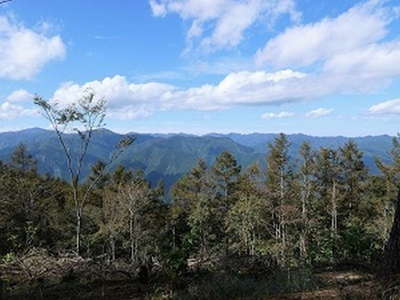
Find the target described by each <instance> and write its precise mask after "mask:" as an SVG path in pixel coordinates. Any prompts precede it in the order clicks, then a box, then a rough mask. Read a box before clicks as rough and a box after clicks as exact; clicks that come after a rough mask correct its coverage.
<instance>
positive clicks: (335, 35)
mask: <svg viewBox="0 0 400 300" xmlns="http://www.w3.org/2000/svg"><path fill="white" fill-rule="evenodd" d="M374 3H376V1H373V2H371V1H369V2H367V3H364V4H361V5H357V6H355V7H353V8H351V9H349V10H348V11H346V12H344V13H343V14H341V15H339V16H338V17H337V18H325V19H323V20H321V21H319V22H316V23H311V24H306V25H299V26H294V27H290V28H288V29H287V30H285V31H284V32H283V33H281V34H279V35H278V36H277V37H275V38H273V39H271V40H269V41H268V42H267V44H266V45H265V47H264V48H263V49H260V50H258V51H257V54H256V56H255V58H256V62H257V63H258V64H259V65H266V64H269V65H274V66H277V67H288V66H290V67H303V66H308V65H311V64H313V63H316V62H319V61H324V60H327V59H329V58H331V57H332V56H334V55H337V54H343V53H347V52H348V51H352V50H354V49H358V48H360V47H364V46H366V45H369V44H371V43H374V42H377V41H379V40H381V39H382V38H383V37H384V36H385V35H386V33H387V29H386V26H387V25H388V24H389V23H390V17H389V16H388V13H387V12H386V10H385V9H383V8H377V7H376V5H373V4H374ZM304 41H306V42H304Z"/></svg>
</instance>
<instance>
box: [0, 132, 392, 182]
mask: <svg viewBox="0 0 400 300" xmlns="http://www.w3.org/2000/svg"><path fill="white" fill-rule="evenodd" d="M130 135H134V136H135V137H136V140H135V142H134V145H133V146H131V147H130V148H129V149H128V150H127V151H126V152H124V153H123V155H122V156H121V157H120V158H119V159H118V161H117V162H115V164H114V166H115V165H117V164H123V165H125V166H127V167H129V168H140V169H142V170H144V172H145V174H146V175H147V176H148V178H149V179H150V180H151V181H152V182H153V183H156V182H157V181H158V180H160V179H163V180H164V181H165V182H166V184H167V186H169V185H171V184H173V183H174V182H175V181H176V179H177V178H179V177H180V176H182V175H183V174H184V173H185V172H187V171H188V170H189V169H190V168H192V167H193V166H194V165H195V163H196V161H197V159H198V158H203V159H205V160H206V161H207V162H208V163H209V164H212V163H213V161H214V160H215V158H216V156H218V155H219V154H220V153H221V152H223V151H229V152H231V153H233V154H234V155H235V157H236V158H237V159H238V161H239V163H240V164H242V166H243V167H247V166H248V165H250V164H251V163H253V162H257V161H258V162H260V163H261V165H262V166H265V162H264V160H265V154H266V152H267V144H268V143H270V142H272V141H273V139H274V138H275V137H276V134H263V133H253V134H237V133H230V134H216V133H212V134H208V135H204V136H195V135H189V134H137V133H131V134H130ZM65 137H66V140H67V142H68V144H69V145H71V147H74V145H78V142H79V137H78V136H77V135H75V134H68V135H66V136H65ZM121 138H122V135H120V134H117V133H114V132H112V131H109V130H106V129H102V130H98V131H97V132H96V133H95V134H94V139H93V142H92V144H91V146H90V148H89V152H88V156H87V159H86V161H85V168H84V172H83V174H84V175H87V174H88V172H89V171H90V166H91V165H92V164H93V163H95V162H96V161H98V160H103V161H106V160H108V158H109V157H110V155H111V153H112V152H113V150H114V147H115V145H116V144H117V143H118V141H119V140H120V139H121ZM289 140H290V141H291V143H292V146H291V148H290V154H291V156H292V158H293V160H294V161H295V160H296V159H298V149H299V147H300V145H301V144H302V143H303V142H304V141H309V142H310V143H311V145H312V146H313V147H314V148H315V149H318V148H319V147H332V148H338V147H340V146H342V145H343V144H344V143H345V142H346V141H348V138H346V137H342V136H338V137H313V136H307V135H303V134H292V135H289ZM353 140H354V141H355V142H356V143H357V144H358V145H359V147H360V149H361V150H362V151H363V152H364V160H365V163H366V165H367V166H368V167H369V169H370V170H371V172H373V173H376V172H377V169H376V166H375V164H374V158H375V157H379V158H382V159H383V160H385V161H387V160H388V159H389V157H388V152H389V151H390V148H391V140H392V137H390V136H387V135H382V136H367V137H357V138H353ZM20 143H24V144H26V145H27V147H28V150H29V151H30V153H31V154H32V155H33V156H34V157H35V158H36V159H37V160H38V166H39V171H40V172H42V173H49V174H52V175H55V176H59V177H64V178H66V176H67V175H68V174H67V170H66V165H65V160H64V156H63V152H62V150H61V147H60V145H59V144H58V140H57V137H56V135H55V134H54V132H52V131H49V130H44V129H40V128H33V129H26V130H22V131H17V132H4V133H0V160H3V161H7V160H8V159H9V157H10V154H11V153H12V151H13V150H14V148H15V146H17V145H18V144H20Z"/></svg>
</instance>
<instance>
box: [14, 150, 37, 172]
mask: <svg viewBox="0 0 400 300" xmlns="http://www.w3.org/2000/svg"><path fill="white" fill-rule="evenodd" d="M11 164H12V165H13V166H14V167H16V168H17V169H20V170H23V171H27V170H34V169H36V164H37V161H36V160H35V159H34V158H33V156H32V155H31V154H29V153H28V150H27V148H26V146H25V145H24V144H19V145H18V146H17V147H16V148H15V150H14V152H13V153H12V155H11Z"/></svg>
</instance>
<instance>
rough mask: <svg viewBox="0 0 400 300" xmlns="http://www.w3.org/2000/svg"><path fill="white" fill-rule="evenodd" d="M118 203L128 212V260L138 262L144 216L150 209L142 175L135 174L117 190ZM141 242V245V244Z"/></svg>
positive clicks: (143, 231)
mask: <svg viewBox="0 0 400 300" xmlns="http://www.w3.org/2000/svg"><path fill="white" fill-rule="evenodd" d="M119 197H120V200H119V201H120V203H121V205H122V207H123V209H125V211H127V212H128V223H129V244H130V259H131V262H132V263H139V262H140V257H139V256H140V253H139V252H140V246H141V245H143V244H144V242H145V240H144V238H145V233H146V229H147V228H146V214H147V212H148V210H149V208H150V207H151V200H152V199H151V191H150V188H149V184H148V183H147V181H146V180H145V179H144V177H143V175H142V174H140V173H137V174H136V175H135V176H134V177H133V179H132V180H131V181H130V182H128V183H127V184H124V185H123V186H121V188H120V189H119ZM141 242H142V243H143V244H141Z"/></svg>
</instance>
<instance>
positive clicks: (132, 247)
mask: <svg viewBox="0 0 400 300" xmlns="http://www.w3.org/2000/svg"><path fill="white" fill-rule="evenodd" d="M129 239H130V244H131V262H132V263H133V262H134V259H135V253H134V251H135V249H134V245H133V244H134V243H133V217H132V216H131V217H130V219H129Z"/></svg>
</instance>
